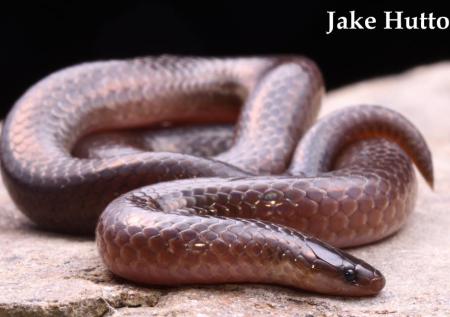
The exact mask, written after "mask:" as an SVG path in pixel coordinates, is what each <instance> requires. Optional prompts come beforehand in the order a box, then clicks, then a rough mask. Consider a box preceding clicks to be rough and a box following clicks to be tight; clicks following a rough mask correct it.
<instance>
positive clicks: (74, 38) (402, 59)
mask: <svg viewBox="0 0 450 317" xmlns="http://www.w3.org/2000/svg"><path fill="white" fill-rule="evenodd" d="M392 2H393V1H385V2H383V1H378V2H376V4H375V3H373V4H368V3H365V4H364V7H362V6H361V5H359V6H350V5H349V4H345V5H343V4H342V3H341V4H339V5H337V4H331V3H327V2H323V1H292V2H283V1H270V2H269V1H268V2H264V1H259V2H250V1H244V0H241V1H223V2H222V1H207V2H206V1H205V2H202V1H121V2H117V3H114V2H113V1H109V2H99V1H97V2H95V1H91V2H85V3H83V2H82V1H81V2H80V1H58V2H56V1H55V2H39V4H36V3H35V4H33V3H31V1H30V2H23V3H20V2H17V3H16V4H15V5H14V6H9V7H3V8H1V11H0V38H1V42H0V43H1V50H0V63H1V64H0V70H1V72H0V80H1V81H0V85H1V86H0V87H1V91H0V105H1V108H0V111H1V113H0V114H1V115H4V114H5V113H6V112H7V111H8V109H9V108H10V107H11V106H12V104H13V103H14V101H15V100H16V99H17V98H18V97H19V96H20V95H21V94H22V93H23V91H24V90H25V89H26V88H27V87H29V86H30V85H31V84H33V83H34V82H35V81H37V80H38V79H40V78H42V77H43V76H45V75H46V74H48V73H50V72H52V71H54V70H57V69H59V68H62V67H64V66H68V65H72V64H75V63H79V62H82V61H88V60H97V59H108V58H126V57H134V56H142V55H152V54H161V53H172V54H190V55H216V56H223V55H251V54H276V53H300V54H305V55H307V56H309V57H311V58H312V59H314V60H315V61H316V62H317V63H318V64H319V66H320V67H321V69H322V71H323V73H324V77H325V80H326V84H327V87H328V88H329V89H330V88H335V87H338V86H341V85H343V84H346V83H349V82H352V81H356V80H359V79H362V78H367V77H373V76H377V75H381V74H387V73H392V72H398V71H401V70H404V69H407V68H409V67H411V66H414V65H418V64H423V63H430V62H434V61H439V60H443V59H448V58H450V45H449V43H450V41H449V39H450V29H447V30H433V31H430V30H427V31H426V30H411V31H405V30H404V31H400V30H390V31H389V30H383V25H384V15H383V11H395V10H402V11H404V12H405V15H409V16H414V15H418V14H420V13H421V12H426V13H428V12H433V13H434V14H435V16H447V17H450V10H449V9H448V8H444V7H438V6H436V5H431V3H429V2H427V1H422V2H420V6H418V5H417V4H412V3H409V4H400V3H399V2H395V4H393V3H392ZM444 2H445V1H442V3H444ZM94 4H95V5H94ZM349 10H356V11H357V13H358V14H359V15H364V16H368V15H372V16H375V17H376V18H377V21H378V23H377V26H378V28H377V29H376V30H364V31H361V30H348V31H337V32H335V33H333V34H331V35H326V34H325V32H326V29H327V25H328V23H327V21H328V18H327V14H326V11H337V14H339V15H345V14H347V15H348V11H349Z"/></svg>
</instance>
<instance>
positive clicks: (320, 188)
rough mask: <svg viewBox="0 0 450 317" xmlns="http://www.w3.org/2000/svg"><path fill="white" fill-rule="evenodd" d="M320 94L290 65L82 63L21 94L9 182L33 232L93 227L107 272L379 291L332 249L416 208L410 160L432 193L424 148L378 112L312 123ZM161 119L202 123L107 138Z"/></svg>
mask: <svg viewBox="0 0 450 317" xmlns="http://www.w3.org/2000/svg"><path fill="white" fill-rule="evenodd" d="M322 93H323V83H322V79H321V75H320V73H319V70H318V69H317V67H316V66H315V64H314V63H313V62H311V61H310V60H308V59H305V58H302V57H295V56H282V57H255V58H250V57H249V58H231V59H213V58H211V59H208V58H177V57H172V56H162V57H157V58H141V59H134V60H128V61H106V62H95V63H87V64H81V65H78V66H75V67H71V68H68V69H64V70H62V71H59V72H56V73H54V74H52V75H50V76H49V77H47V78H45V79H43V80H42V81H40V82H39V83H37V84H36V85H34V86H33V87H32V88H30V89H29V90H28V91H27V92H26V93H25V94H24V95H23V96H22V97H21V98H20V99H19V100H18V101H17V103H16V105H15V106H14V108H13V110H12V111H11V113H10V114H9V115H8V117H7V119H6V122H5V125H4V128H3V132H2V138H1V168H2V174H3V178H4V181H5V184H6V186H7V188H8V190H9V192H10V194H11V196H12V198H13V200H14V201H15V203H16V204H17V206H18V207H19V208H20V209H21V210H22V212H24V213H25V214H26V215H27V216H28V217H29V218H30V219H32V220H33V221H34V222H35V223H36V224H38V225H40V226H42V227H44V228H47V229H50V230H55V231H62V232H71V233H92V232H94V230H95V226H97V227H96V234H97V244H98V247H99V251H100V255H101V256H102V258H103V261H104V263H105V264H106V265H107V266H108V268H109V269H110V270H111V271H112V272H113V273H115V274H117V275H119V276H122V277H124V278H126V279H129V280H132V281H136V282H139V283H147V284H164V285H173V284H185V283H224V282H263V283H276V284H282V285H289V286H293V287H298V288H302V289H306V290H312V291H316V292H321V293H327V294H337V295H352V296H353V295H354V296H359V295H371V294H376V293H378V292H379V291H380V290H381V289H382V288H383V286H384V283H385V280H384V277H383V276H382V275H381V273H380V272H379V271H377V270H375V269H374V268H372V267H371V266H370V265H369V264H367V263H365V262H363V261H361V260H359V259H356V258H354V257H353V256H351V255H349V254H347V253H345V252H343V251H341V250H339V249H336V247H349V246H356V245H361V244H366V243H370V242H373V241H377V240H379V239H382V238H384V237H386V236H389V235H391V234H392V233H394V232H395V231H397V230H398V229H399V228H400V227H401V226H402V225H403V224H404V223H405V221H406V219H407V217H408V215H409V213H410V212H411V211H412V210H413V207H414V202H415V196H416V179H415V174H414V169H413V166H412V162H411V160H412V161H414V163H415V164H416V165H417V167H418V169H419V170H420V172H421V173H422V174H423V176H424V177H425V179H426V180H427V181H428V182H429V184H430V185H432V182H433V172H432V162H431V155H430V152H429V150H428V147H427V145H426V143H425V141H424V139H423V138H422V136H421V135H420V133H419V132H418V131H417V130H416V128H415V127H414V126H413V125H412V124H411V123H409V122H408V121H407V120H406V119H405V118H404V117H402V116H401V115H400V114H398V113H396V112H394V111H392V110H388V109H386V108H382V107H378V106H359V107H349V108H346V109H344V110H342V111H339V112H335V113H332V114H330V115H328V116H326V117H325V118H323V119H321V120H319V121H318V122H317V123H315V124H314V125H313V122H314V120H315V118H316V115H317V112H318V110H319V106H320V99H321V95H322ZM241 105H242V109H241V110H240V107H241ZM238 116H239V117H238ZM237 117H238V121H237V124H236V127H235V132H234V134H233V135H232V134H231V133H230V129H229V128H228V127H227V126H224V125H226V124H229V123H233V122H234V121H235V120H236V118H237ZM167 123H169V124H172V125H186V124H195V125H197V126H198V125H200V126H199V127H197V128H189V127H177V128H175V129H173V130H162V131H155V132H152V131H150V132H141V131H138V130H136V131H134V130H133V131H131V130H130V131H126V132H123V133H119V132H109V131H111V130H123V129H130V128H143V127H151V126H156V125H161V124H167ZM211 124H215V125H216V126H211ZM201 125H205V126H201ZM311 126H312V127H311ZM310 127H311V128H310ZM170 131H172V132H170ZM102 133H103V134H102ZM95 134H97V136H91V135H95ZM231 135H232V140H230V137H231ZM198 136H203V137H204V138H203V139H199V138H198ZM84 137H86V138H85V141H84V142H79V140H80V139H82V138H84ZM202 140H203V141H202ZM93 145H94V146H93ZM105 148H109V150H105ZM149 149H150V150H153V151H149ZM174 150H175V151H177V150H181V151H184V152H185V153H174V152H173V151H174ZM197 154H202V155H206V156H207V157H201V156H198V155H197ZM142 186H146V187H142ZM105 208H106V209H105ZM322 241H323V242H322Z"/></svg>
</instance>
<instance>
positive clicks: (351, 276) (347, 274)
mask: <svg viewBox="0 0 450 317" xmlns="http://www.w3.org/2000/svg"><path fill="white" fill-rule="evenodd" d="M344 278H345V280H346V281H347V282H351V283H354V282H356V271H355V270H354V269H345V270H344Z"/></svg>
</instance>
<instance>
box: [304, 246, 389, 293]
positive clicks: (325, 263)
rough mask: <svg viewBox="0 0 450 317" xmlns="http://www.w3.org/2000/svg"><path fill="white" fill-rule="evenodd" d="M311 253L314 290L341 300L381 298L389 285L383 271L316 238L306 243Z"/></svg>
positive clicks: (311, 283)
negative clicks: (341, 298)
mask: <svg viewBox="0 0 450 317" xmlns="http://www.w3.org/2000/svg"><path fill="white" fill-rule="evenodd" d="M307 245H308V246H309V248H310V251H311V252H308V253H309V254H310V255H311V256H310V257H309V259H308V261H309V262H310V263H311V274H310V280H311V282H310V283H309V284H310V286H311V290H314V291H317V292H320V293H326V294H334V295H341V296H369V295H376V294H378V293H379V292H380V291H381V290H382V289H383V287H384V285H385V283H386V281H385V278H384V276H383V275H382V274H381V272H380V271H378V270H377V269H375V268H374V267H372V266H371V265H369V264H368V263H366V262H364V261H362V260H360V259H358V258H356V257H354V256H352V255H351V254H349V253H347V252H344V251H342V250H339V249H336V248H334V247H332V246H330V245H328V244H326V243H323V242H321V241H319V240H317V239H314V238H308V239H307Z"/></svg>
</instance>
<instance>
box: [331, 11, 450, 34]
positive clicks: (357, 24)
mask: <svg viewBox="0 0 450 317" xmlns="http://www.w3.org/2000/svg"><path fill="white" fill-rule="evenodd" d="M327 14H328V28H327V32H326V34H331V33H332V32H333V31H335V30H374V29H376V28H377V19H376V18H375V17H374V16H367V17H364V16H358V15H357V14H356V11H349V12H348V15H342V16H337V15H336V11H327ZM449 25H450V19H449V18H448V17H445V16H438V17H437V16H435V15H434V13H433V12H431V13H421V14H420V15H418V16H407V15H406V14H405V13H404V12H403V11H384V25H383V29H385V30H445V29H447V28H448V27H449Z"/></svg>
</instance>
